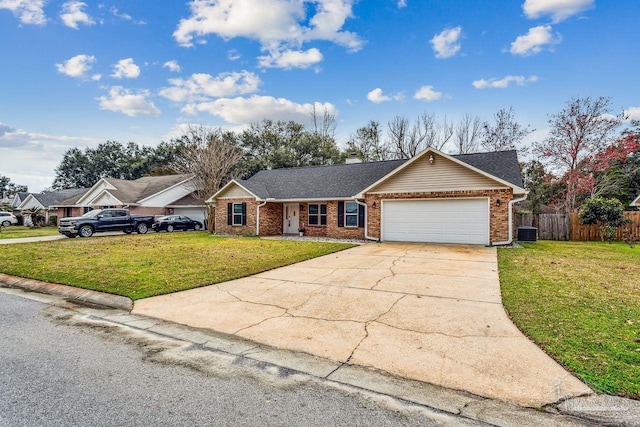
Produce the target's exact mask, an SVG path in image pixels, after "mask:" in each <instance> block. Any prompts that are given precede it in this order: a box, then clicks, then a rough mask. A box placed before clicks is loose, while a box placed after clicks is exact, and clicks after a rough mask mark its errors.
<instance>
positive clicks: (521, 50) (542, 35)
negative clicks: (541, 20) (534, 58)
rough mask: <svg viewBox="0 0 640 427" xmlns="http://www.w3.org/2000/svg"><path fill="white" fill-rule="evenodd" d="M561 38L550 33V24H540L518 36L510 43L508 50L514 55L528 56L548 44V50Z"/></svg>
mask: <svg viewBox="0 0 640 427" xmlns="http://www.w3.org/2000/svg"><path fill="white" fill-rule="evenodd" d="M561 40H562V38H561V37H560V35H559V34H558V35H557V36H556V37H555V38H554V36H553V34H552V33H551V25H540V26H537V27H533V28H530V29H529V32H528V33H527V34H525V35H523V36H518V38H516V40H515V41H514V42H513V43H511V49H510V52H511V53H512V54H514V55H521V56H529V55H534V54H536V53H540V52H541V51H542V49H543V48H544V47H545V46H549V50H551V49H552V47H553V45H556V44H558V43H560V41H561Z"/></svg>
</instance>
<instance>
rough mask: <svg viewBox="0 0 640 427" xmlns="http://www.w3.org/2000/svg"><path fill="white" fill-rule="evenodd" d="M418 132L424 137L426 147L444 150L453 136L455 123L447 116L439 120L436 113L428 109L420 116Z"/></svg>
mask: <svg viewBox="0 0 640 427" xmlns="http://www.w3.org/2000/svg"><path fill="white" fill-rule="evenodd" d="M418 124H419V125H418V129H419V130H418V132H419V133H420V135H421V136H423V137H424V148H434V149H436V150H438V151H442V149H443V148H444V146H445V145H447V143H448V142H449V140H450V139H451V137H452V136H453V123H450V122H449V121H448V120H447V116H444V118H443V119H442V120H441V121H438V120H437V118H436V116H435V114H433V113H427V112H426V111H425V112H424V113H422V114H420V115H419V116H418Z"/></svg>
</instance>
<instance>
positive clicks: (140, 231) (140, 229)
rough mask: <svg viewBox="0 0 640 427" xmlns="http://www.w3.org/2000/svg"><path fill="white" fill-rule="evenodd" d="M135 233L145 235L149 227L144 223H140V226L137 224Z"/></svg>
mask: <svg viewBox="0 0 640 427" xmlns="http://www.w3.org/2000/svg"><path fill="white" fill-rule="evenodd" d="M136 231H137V232H138V234H146V233H147V231H149V227H148V226H147V224H145V223H144V222H141V223H140V224H138V228H136Z"/></svg>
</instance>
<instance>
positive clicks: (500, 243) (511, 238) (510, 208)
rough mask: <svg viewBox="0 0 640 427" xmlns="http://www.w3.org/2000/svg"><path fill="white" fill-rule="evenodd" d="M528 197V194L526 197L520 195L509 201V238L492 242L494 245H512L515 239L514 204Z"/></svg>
mask: <svg viewBox="0 0 640 427" xmlns="http://www.w3.org/2000/svg"><path fill="white" fill-rule="evenodd" d="M526 199H527V195H526V194H525V195H524V197H520V198H519V199H513V200H511V201H510V202H509V240H507V241H506V242H495V243H492V246H502V245H510V244H511V242H512V241H513V205H514V204H515V203H518V202H522V201H523V200H526Z"/></svg>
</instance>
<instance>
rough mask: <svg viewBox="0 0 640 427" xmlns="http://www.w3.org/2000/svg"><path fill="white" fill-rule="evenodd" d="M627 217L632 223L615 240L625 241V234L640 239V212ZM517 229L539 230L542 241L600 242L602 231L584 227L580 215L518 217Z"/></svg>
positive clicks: (619, 229) (624, 227)
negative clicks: (527, 227)
mask: <svg viewBox="0 0 640 427" xmlns="http://www.w3.org/2000/svg"><path fill="white" fill-rule="evenodd" d="M625 216H626V217H627V218H628V219H629V220H630V221H631V222H630V223H629V224H626V225H624V226H622V227H620V228H618V230H616V237H615V240H622V239H624V236H625V234H627V233H630V234H631V235H635V236H637V237H640V211H636V212H625ZM515 226H516V230H517V227H522V226H533V227H537V228H538V239H540V240H579V241H592V240H600V230H598V227H596V226H593V225H582V224H580V220H579V219H578V214H575V213H572V214H539V215H533V214H525V215H520V214H517V215H516V221H515Z"/></svg>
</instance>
